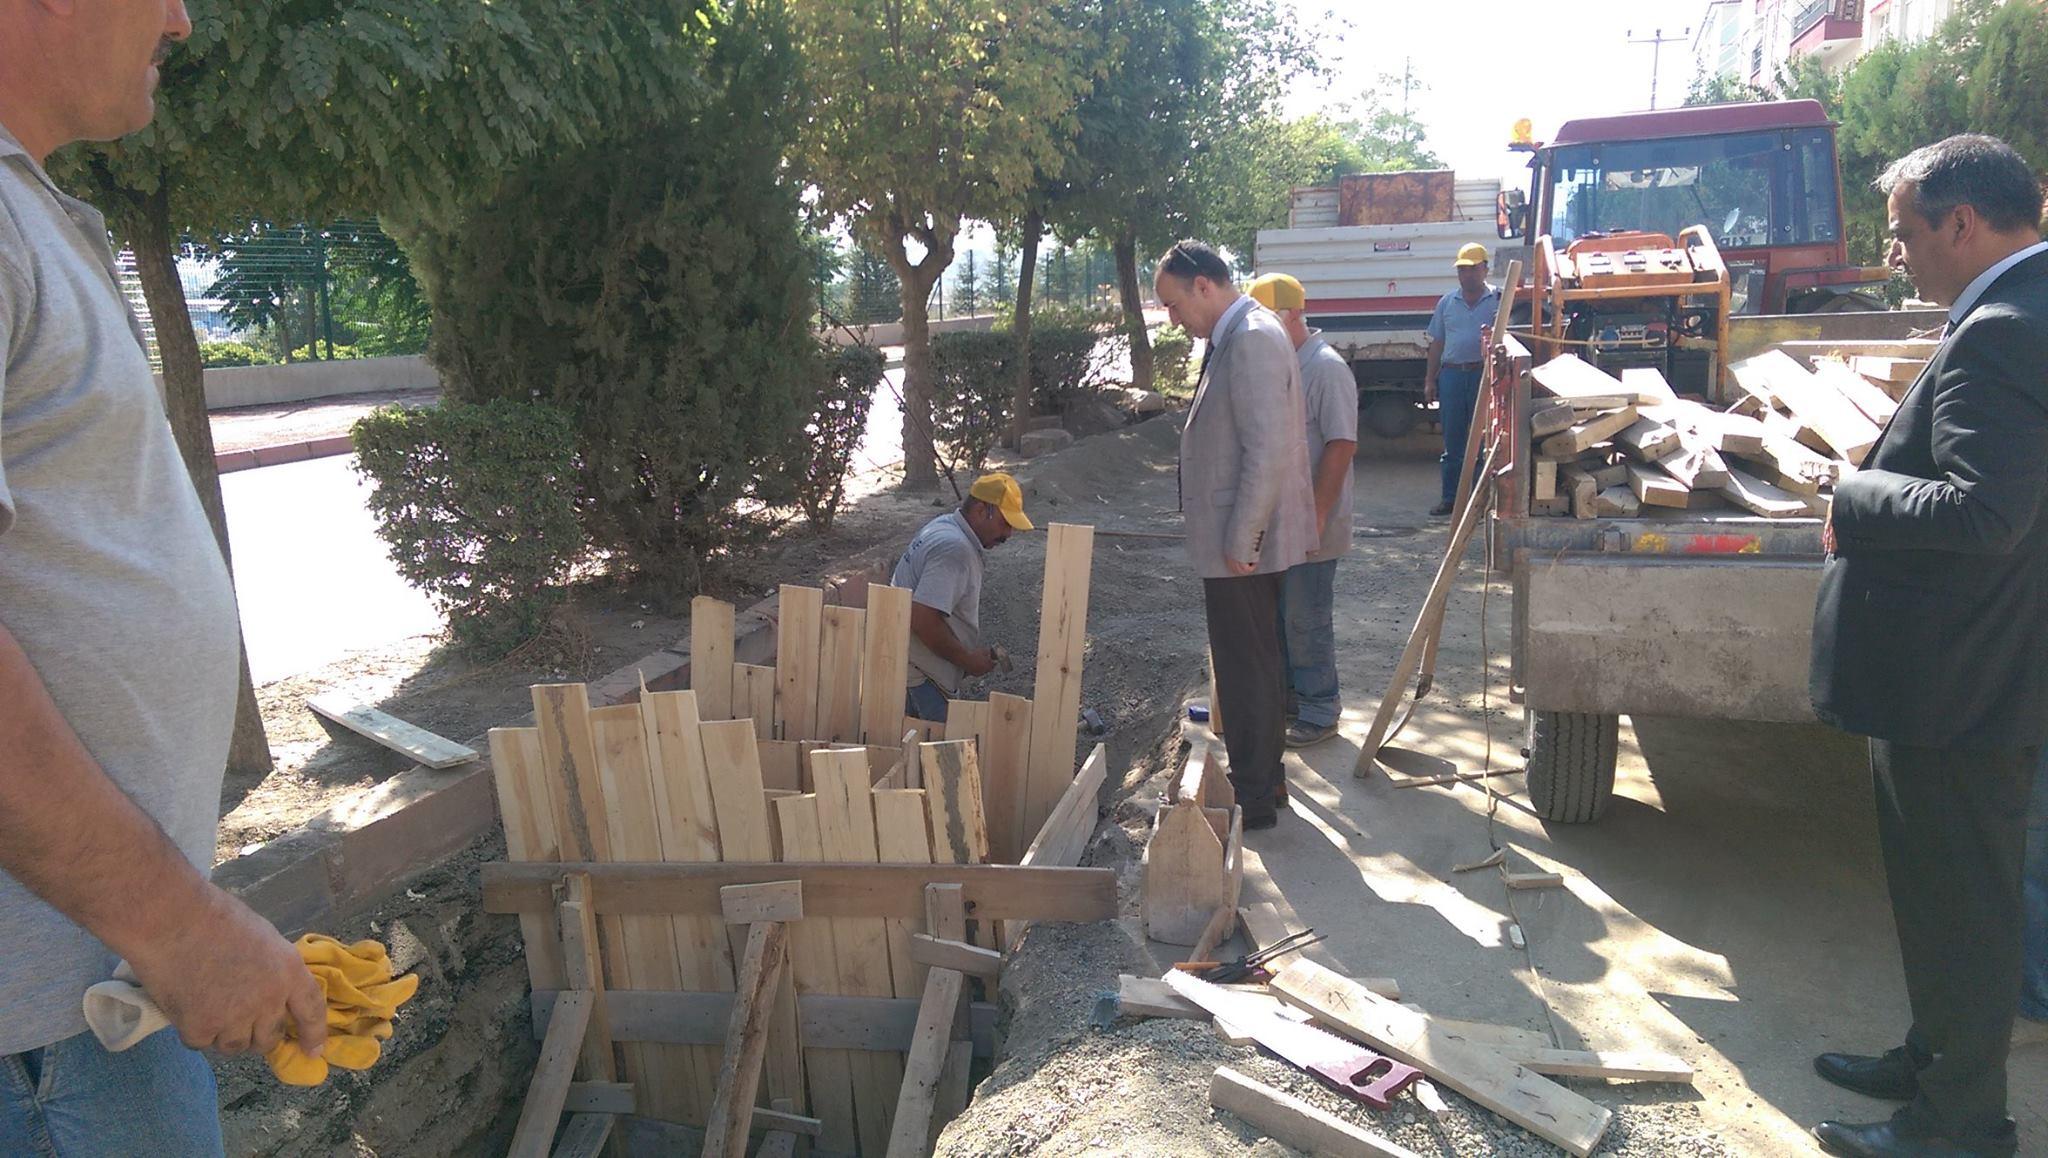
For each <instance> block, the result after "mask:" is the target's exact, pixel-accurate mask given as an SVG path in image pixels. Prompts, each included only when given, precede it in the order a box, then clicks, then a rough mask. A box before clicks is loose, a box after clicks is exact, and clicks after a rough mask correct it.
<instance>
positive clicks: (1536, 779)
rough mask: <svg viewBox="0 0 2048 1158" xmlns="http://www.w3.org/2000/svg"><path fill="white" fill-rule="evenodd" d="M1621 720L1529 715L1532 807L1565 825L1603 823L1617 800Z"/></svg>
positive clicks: (1574, 714) (1568, 714)
mask: <svg viewBox="0 0 2048 1158" xmlns="http://www.w3.org/2000/svg"><path fill="white" fill-rule="evenodd" d="M1620 737H1621V717H1620V716H1605V715H1593V714H1590V713H1586V712H1530V713H1529V803H1530V804H1532V805H1534V806H1535V808H1536V812H1537V814H1538V815H1540V816H1542V817H1543V818H1544V819H1546V820H1555V821H1558V822H1559V823H1562V824H1587V823H1590V822H1592V821H1595V820H1598V819H1600V814H1601V813H1602V812H1604V811H1606V810H1607V802H1608V801H1609V800H1610V799H1612V798H1613V796H1614V749H1615V746H1616V744H1617V743H1618V742H1619V740H1620Z"/></svg>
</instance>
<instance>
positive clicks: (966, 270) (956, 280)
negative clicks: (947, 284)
mask: <svg viewBox="0 0 2048 1158" xmlns="http://www.w3.org/2000/svg"><path fill="white" fill-rule="evenodd" d="M960 257H961V260H960V262H959V263H958V264H959V270H960V272H958V273H956V274H954V275H953V308H954V309H955V310H957V311H958V312H959V313H960V315H961V316H962V317H973V316H974V314H975V313H976V311H978V310H979V309H980V308H981V305H982V301H981V299H982V297H983V295H984V293H985V287H984V286H983V283H982V277H981V272H980V271H979V270H978V269H977V268H976V264H977V258H976V257H975V253H974V251H973V250H971V249H970V250H968V251H967V252H966V253H963V254H961V255H960Z"/></svg>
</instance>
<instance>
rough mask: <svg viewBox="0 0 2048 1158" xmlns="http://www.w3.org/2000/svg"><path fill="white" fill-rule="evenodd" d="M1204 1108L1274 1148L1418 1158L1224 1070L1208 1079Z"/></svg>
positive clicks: (1344, 1156) (1349, 1157) (1338, 1156)
mask: <svg viewBox="0 0 2048 1158" xmlns="http://www.w3.org/2000/svg"><path fill="white" fill-rule="evenodd" d="M1209 1104H1210V1105H1212V1106H1214V1107H1216V1108H1217V1109H1219V1110H1228V1111H1230V1112H1231V1113H1233V1114H1236V1115H1237V1116H1238V1117H1240V1118H1243V1119H1244V1120H1245V1121H1247V1122H1250V1123H1251V1124H1252V1125H1254V1126H1257V1127H1258V1128H1259V1129H1260V1130H1262V1131H1264V1132H1265V1133H1266V1134H1267V1135H1268V1136H1270V1137H1271V1138H1272V1139H1273V1140H1274V1141H1276V1142H1284V1143H1286V1144H1287V1145H1289V1146H1292V1147H1293V1148H1295V1149H1296V1150H1300V1151H1302V1152H1303V1153H1307V1154H1315V1155H1317V1156H1318V1158H1418V1156H1417V1155H1416V1153H1415V1152H1414V1151H1413V1150H1409V1149H1407V1148H1405V1147H1402V1146H1398V1145H1395V1144H1394V1143H1392V1142H1390V1141H1388V1140H1387V1139H1385V1138H1382V1137H1380V1136H1379V1135H1378V1134H1374V1133H1372V1132H1371V1131H1369V1130H1364V1129H1361V1128H1359V1127H1357V1126H1354V1125H1352V1124H1351V1123H1349V1122H1346V1121H1344V1120H1343V1119H1341V1118H1338V1117H1336V1116H1335V1115H1332V1114H1327V1113H1324V1112H1323V1111H1321V1110H1318V1109H1316V1108H1315V1107H1314V1106H1311V1105H1309V1104H1308V1103H1307V1102H1304V1101H1302V1100H1301V1099H1300V1098H1297V1097H1295V1096H1293V1095H1292V1094H1284V1093H1281V1092H1280V1091H1279V1090H1276V1089H1274V1088H1273V1087H1271V1086H1268V1085H1265V1084H1263V1083H1260V1082H1255V1081H1253V1080H1252V1079H1250V1078H1248V1077H1246V1076H1244V1075H1243V1074H1241V1073H1238V1072H1237V1071H1236V1070H1234V1069H1231V1068H1230V1067H1229V1066H1224V1067H1223V1068H1221V1069H1219V1070H1217V1071H1216V1074H1215V1076H1214V1077H1212V1078H1210V1079H1209Z"/></svg>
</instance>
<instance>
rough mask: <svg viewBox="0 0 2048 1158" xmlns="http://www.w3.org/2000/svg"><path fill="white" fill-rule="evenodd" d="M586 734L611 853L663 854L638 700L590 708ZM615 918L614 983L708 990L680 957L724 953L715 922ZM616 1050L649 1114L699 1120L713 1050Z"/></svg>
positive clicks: (642, 857)
mask: <svg viewBox="0 0 2048 1158" xmlns="http://www.w3.org/2000/svg"><path fill="white" fill-rule="evenodd" d="M683 694H688V693H683ZM590 733H591V741H592V744H593V747H594V749H595V751H596V754H597V774H598V781H599V783H600V784H601V785H602V786H603V788H604V800H605V821H606V828H607V831H608V832H609V835H610V838H611V845H612V854H613V856H615V857H617V858H618V859H620V860H629V861H658V860H663V859H666V858H665V857H664V855H663V849H662V833H661V823H662V817H663V815H664V809H663V808H662V806H661V805H660V804H658V803H657V802H656V800H655V788H654V783H655V777H654V772H653V769H652V768H651V767H649V764H648V759H647V732H646V730H645V728H644V727H643V725H642V723H641V711H640V705H638V704H622V705H618V706H615V707H604V708H593V709H591V712H590ZM678 747H681V745H680V744H679V745H678ZM679 763H680V761H679ZM613 919H614V920H616V921H617V922H618V924H619V936H620V939H621V940H622V942H623V943H624V946H625V955H624V957H623V958H622V959H614V960H613V962H612V967H613V979H612V983H613V987H614V988H618V989H698V990H702V989H710V988H713V987H714V986H713V985H712V984H710V983H709V973H710V971H709V969H708V968H705V969H702V970H701V973H702V974H704V976H703V977H701V978H691V979H689V980H690V981H694V982H695V983H694V984H692V983H688V982H686V979H685V978H684V976H683V970H682V962H681V960H680V958H681V957H682V956H683V955H684V953H694V952H701V951H703V948H704V947H706V946H708V947H709V948H710V951H711V952H712V953H713V954H714V955H720V956H722V955H723V953H724V951H725V950H724V944H723V940H724V938H723V931H722V930H719V929H717V928H716V927H715V926H713V928H712V930H711V932H710V933H709V935H707V936H704V937H698V936H696V935H694V934H695V928H696V926H698V925H702V924H705V921H704V920H703V918H672V917H661V916H633V917H616V918H613ZM679 921H680V922H686V923H687V924H688V926H689V927H690V931H691V934H692V935H691V936H690V937H689V938H688V945H687V946H684V945H679V943H678V941H679V938H678V935H677V930H676V925H677V923H678V922H679ZM700 942H701V944H700ZM693 963H695V962H693ZM729 976H730V974H728V977H729ZM730 983H731V982H730V981H728V982H727V984H730ZM622 1052H623V1054H624V1056H625V1061H626V1080H628V1081H630V1082H632V1083H633V1085H634V1087H635V1088H636V1089H637V1090H638V1091H639V1094H640V1101H641V1103H642V1104H643V1105H645V1106H647V1107H648V1108H649V1112H650V1113H652V1114H653V1115H654V1116H655V1117H657V1118H666V1119H669V1120H670V1121H676V1122H688V1123H690V1124H691V1125H700V1124H702V1123H703V1121H704V1115H705V1112H706V1109H707V1104H706V1101H705V1098H706V1094H707V1092H708V1090H709V1089H710V1086H711V1080H712V1078H713V1076H714V1075H716V1074H717V1072H718V1058H717V1056H716V1055H715V1054H713V1053H711V1052H710V1051H708V1050H705V1049H703V1048H702V1047H694V1048H688V1049H686V1048H680V1047H676V1046H665V1045H648V1044H634V1045H628V1046H625V1047H623V1050H622Z"/></svg>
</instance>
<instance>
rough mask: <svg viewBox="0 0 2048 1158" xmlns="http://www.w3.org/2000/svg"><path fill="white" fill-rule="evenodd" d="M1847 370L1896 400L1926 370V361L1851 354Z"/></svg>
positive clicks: (1883, 355) (1889, 356) (1891, 356)
mask: <svg viewBox="0 0 2048 1158" xmlns="http://www.w3.org/2000/svg"><path fill="white" fill-rule="evenodd" d="M1930 353H1931V351H1930ZM1849 368H1850V369H1851V370H1854V371H1856V372H1857V373H1858V374H1861V375H1863V376H1864V377H1865V378H1868V379H1869V380H1870V381H1872V382H1875V383H1877V384H1878V385H1879V386H1880V387H1881V388H1883V389H1884V391H1885V393H1886V394H1889V395H1891V397H1892V398H1893V399H1895V400H1896V399H1897V398H1898V397H1899V396H1900V395H1903V394H1904V393H1905V392H1906V391H1905V388H1906V387H1908V386H1910V385H1912V384H1913V380H1914V379H1915V378H1918V377H1919V376H1920V372H1921V371H1922V370H1925V369H1927V359H1926V358H1905V357H1898V356H1894V355H1887V354H1851V355H1849ZM1894 387H1896V391H1894V389H1893V388H1894Z"/></svg>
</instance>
